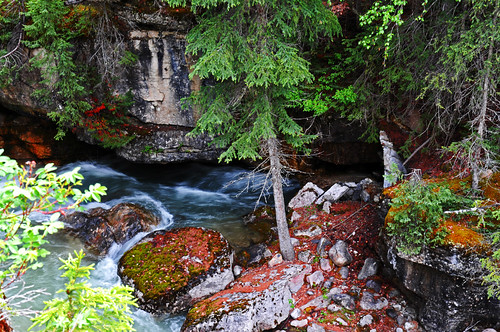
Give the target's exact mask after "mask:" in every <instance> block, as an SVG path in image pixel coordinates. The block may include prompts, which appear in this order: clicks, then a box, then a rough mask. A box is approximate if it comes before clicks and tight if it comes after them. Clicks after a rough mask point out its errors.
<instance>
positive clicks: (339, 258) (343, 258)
mask: <svg viewBox="0 0 500 332" xmlns="http://www.w3.org/2000/svg"><path fill="white" fill-rule="evenodd" d="M328 256H330V259H331V260H332V262H333V263H334V264H335V265H337V266H340V267H342V266H346V265H349V264H350V263H351V262H352V256H351V254H350V253H349V248H348V247H347V243H345V242H344V241H342V240H339V241H337V242H336V243H335V245H334V246H333V247H332V248H330V251H328Z"/></svg>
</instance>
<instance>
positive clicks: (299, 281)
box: [289, 264, 312, 293]
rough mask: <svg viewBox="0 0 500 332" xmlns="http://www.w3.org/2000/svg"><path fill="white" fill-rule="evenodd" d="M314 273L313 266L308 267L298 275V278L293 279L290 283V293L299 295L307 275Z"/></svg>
mask: <svg viewBox="0 0 500 332" xmlns="http://www.w3.org/2000/svg"><path fill="white" fill-rule="evenodd" d="M311 272H312V267H311V265H309V264H308V265H306V267H305V268H304V269H303V270H302V272H300V273H298V274H297V275H296V276H294V277H292V278H291V279H290V282H289V286H290V292H292V293H297V292H298V291H299V289H301V288H302V286H303V285H304V280H305V277H306V275H307V274H309V273H311Z"/></svg>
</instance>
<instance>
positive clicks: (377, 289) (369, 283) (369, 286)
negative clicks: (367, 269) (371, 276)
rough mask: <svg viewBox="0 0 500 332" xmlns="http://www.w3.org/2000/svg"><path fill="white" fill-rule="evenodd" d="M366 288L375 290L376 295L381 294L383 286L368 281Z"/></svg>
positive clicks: (373, 281)
mask: <svg viewBox="0 0 500 332" xmlns="http://www.w3.org/2000/svg"><path fill="white" fill-rule="evenodd" d="M366 287H367V288H370V289H373V290H374V291H375V293H380V290H381V289H382V286H381V285H380V284H379V283H378V282H376V281H375V280H368V281H367V282H366Z"/></svg>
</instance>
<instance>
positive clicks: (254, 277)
mask: <svg viewBox="0 0 500 332" xmlns="http://www.w3.org/2000/svg"><path fill="white" fill-rule="evenodd" d="M310 272H311V267H310V266H308V265H305V264H293V263H283V264H280V265H277V266H276V267H273V268H272V269H269V268H267V267H266V266H263V267H260V268H257V269H253V270H249V271H248V272H247V273H244V274H243V275H242V276H241V277H239V278H238V279H237V281H235V282H234V283H232V284H231V287H230V288H228V289H226V290H223V291H221V292H219V293H217V294H215V295H213V296H211V297H210V298H207V299H205V300H203V301H200V302H198V303H196V304H195V305H194V306H193V307H192V308H191V310H189V312H188V314H187V317H186V321H185V322H184V325H183V326H182V329H181V330H182V331H184V332H194V331H264V330H269V329H274V328H276V326H278V325H279V324H280V323H281V322H283V321H284V320H286V319H287V318H288V316H289V313H290V311H291V307H290V303H291V300H292V294H291V291H290V282H291V281H290V280H291V279H292V278H294V277H296V276H301V277H302V279H303V278H304V274H305V273H310Z"/></svg>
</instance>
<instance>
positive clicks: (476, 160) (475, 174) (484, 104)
mask: <svg viewBox="0 0 500 332" xmlns="http://www.w3.org/2000/svg"><path fill="white" fill-rule="evenodd" d="M498 11H499V9H498V0H497V1H496V5H495V14H494V15H495V16H494V17H493V27H496V22H497V17H498ZM494 43H495V42H494V38H493V36H492V37H491V40H490V45H489V47H488V57H487V59H486V61H484V64H485V67H486V71H485V73H484V78H483V89H482V96H481V108H480V110H479V116H478V118H479V120H478V126H477V135H478V136H479V137H478V141H479V146H477V147H476V151H475V152H474V154H473V160H472V189H474V190H478V189H479V173H480V172H481V165H480V163H481V150H483V149H484V143H483V139H484V137H485V135H486V133H485V131H486V129H485V128H486V120H487V116H486V115H487V111H488V100H489V98H488V97H489V89H490V73H491V66H492V63H491V59H492V58H493V46H494Z"/></svg>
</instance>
